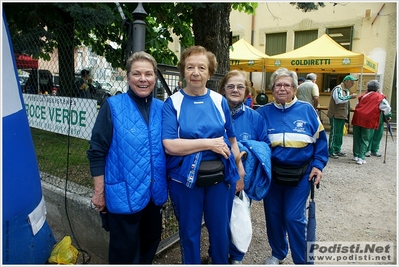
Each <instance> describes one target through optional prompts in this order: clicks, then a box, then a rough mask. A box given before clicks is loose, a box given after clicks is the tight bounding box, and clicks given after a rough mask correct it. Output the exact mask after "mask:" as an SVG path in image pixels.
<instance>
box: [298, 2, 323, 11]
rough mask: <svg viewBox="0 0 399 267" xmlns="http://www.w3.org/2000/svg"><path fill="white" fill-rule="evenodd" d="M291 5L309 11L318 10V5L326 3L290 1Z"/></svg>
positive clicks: (321, 5)
mask: <svg viewBox="0 0 399 267" xmlns="http://www.w3.org/2000/svg"><path fill="white" fill-rule="evenodd" d="M290 4H291V5H293V6H296V8H297V9H300V10H302V11H303V12H310V11H313V10H318V9H319V7H325V6H326V5H325V4H324V3H323V2H316V3H312V2H290Z"/></svg>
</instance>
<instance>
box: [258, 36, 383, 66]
mask: <svg viewBox="0 0 399 267" xmlns="http://www.w3.org/2000/svg"><path fill="white" fill-rule="evenodd" d="M279 67H285V68H287V69H290V70H295V71H296V72H300V73H304V72H316V73H377V70H378V63H377V62H374V61H372V60H371V59H369V58H367V57H366V56H365V55H363V54H361V53H355V52H352V51H349V50H347V49H345V48H343V47H342V46H340V45H339V44H338V43H337V42H335V41H334V40H333V39H332V38H331V37H330V36H328V35H327V34H324V35H322V36H321V37H319V38H318V39H316V40H314V41H313V42H310V43H308V44H306V45H304V46H302V47H300V48H297V49H295V50H292V51H290V52H287V53H283V54H279V55H274V56H270V57H269V58H268V60H267V61H266V69H267V70H268V71H269V70H270V71H274V70H276V69H278V68H279Z"/></svg>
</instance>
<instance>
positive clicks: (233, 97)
mask: <svg viewBox="0 0 399 267" xmlns="http://www.w3.org/2000/svg"><path fill="white" fill-rule="evenodd" d="M250 88H251V84H250V81H249V80H248V79H247V78H246V75H245V73H244V72H243V71H239V70H232V71H230V72H228V73H227V74H226V75H225V76H224V78H223V79H222V81H221V82H220V85H219V93H221V94H222V95H224V97H225V98H226V99H227V102H228V104H229V108H230V114H231V117H232V118H233V123H234V130H235V132H236V136H237V137H236V138H237V141H239V142H240V141H243V140H257V141H263V142H266V143H268V144H270V141H269V139H268V138H267V131H266V130H267V128H266V124H265V122H264V119H263V118H262V116H260V114H259V113H258V112H256V111H255V110H253V109H250V108H248V105H245V104H244V101H245V99H246V98H247V95H248V94H249V93H250V92H249V89H250ZM233 197H234V195H233ZM231 201H232V202H233V199H232V200H231ZM244 255H245V253H243V252H241V251H239V250H238V249H237V248H236V247H235V246H234V244H233V243H231V242H230V263H231V264H242V260H243V258H244Z"/></svg>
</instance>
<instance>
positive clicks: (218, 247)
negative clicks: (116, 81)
mask: <svg viewBox="0 0 399 267" xmlns="http://www.w3.org/2000/svg"><path fill="white" fill-rule="evenodd" d="M177 67H178V69H179V71H180V73H181V75H182V76H183V77H184V79H185V80H186V83H187V85H186V87H184V88H183V89H182V90H180V91H178V92H177V93H175V94H173V95H171V96H170V97H169V98H167V99H166V100H165V105H164V109H163V121H162V128H163V135H162V139H163V141H162V142H163V145H164V147H165V151H166V153H167V175H168V177H169V180H168V185H169V195H170V199H171V201H172V204H173V207H174V212H175V216H176V219H177V221H178V224H179V236H180V247H181V254H182V263H183V264H200V263H201V257H200V255H201V253H200V252H201V251H200V250H201V246H200V241H201V239H200V237H201V228H202V218H204V220H205V225H206V227H207V229H208V233H209V242H210V246H211V247H212V249H210V250H209V255H210V258H211V261H212V264H228V263H229V240H230V239H229V235H230V227H229V220H230V213H229V211H231V207H232V201H231V200H232V199H233V195H234V193H235V192H238V191H240V190H242V189H243V187H244V183H243V179H244V176H245V171H244V168H243V165H242V162H241V161H239V162H238V166H236V163H235V161H236V159H238V157H239V153H240V151H239V148H238V144H237V140H236V134H235V132H234V128H233V123H232V119H231V115H230V109H229V106H228V103H227V100H226V99H225V98H224V97H223V96H222V95H220V94H219V93H217V92H215V91H212V90H210V89H208V88H206V83H207V81H208V80H209V79H210V78H211V77H212V75H213V74H214V73H215V72H216V68H217V61H216V56H215V55H214V54H213V53H212V52H209V51H207V50H206V49H205V48H204V47H202V46H192V47H189V48H187V49H185V50H184V51H183V53H182V54H181V58H180V61H179V63H178V65H177ZM216 159H220V160H222V162H223V163H224V178H223V179H224V180H223V181H221V182H218V183H216V184H214V185H210V186H197V178H198V175H197V172H198V168H199V165H200V163H201V161H210V160H216Z"/></svg>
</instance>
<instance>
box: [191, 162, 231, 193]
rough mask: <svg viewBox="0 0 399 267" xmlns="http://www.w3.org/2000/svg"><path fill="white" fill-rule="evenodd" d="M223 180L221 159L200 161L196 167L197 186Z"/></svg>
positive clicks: (213, 183) (210, 184) (209, 184)
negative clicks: (197, 167)
mask: <svg viewBox="0 0 399 267" xmlns="http://www.w3.org/2000/svg"><path fill="white" fill-rule="evenodd" d="M223 180H224V164H223V161H222V160H221V159H217V160H208V161H201V164H200V167H199V169H198V175H197V181H196V182H195V185H196V186H198V187H205V186H212V185H215V184H218V183H220V182H222V181H223Z"/></svg>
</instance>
